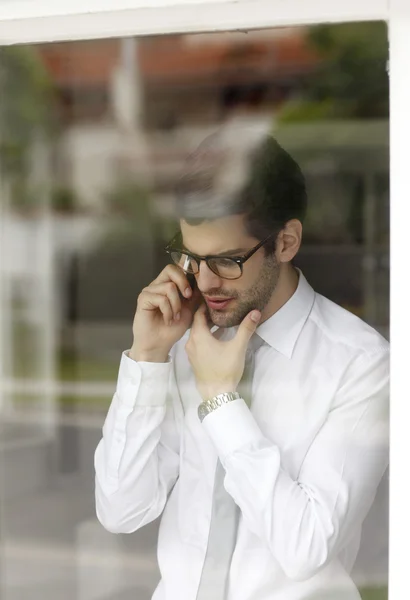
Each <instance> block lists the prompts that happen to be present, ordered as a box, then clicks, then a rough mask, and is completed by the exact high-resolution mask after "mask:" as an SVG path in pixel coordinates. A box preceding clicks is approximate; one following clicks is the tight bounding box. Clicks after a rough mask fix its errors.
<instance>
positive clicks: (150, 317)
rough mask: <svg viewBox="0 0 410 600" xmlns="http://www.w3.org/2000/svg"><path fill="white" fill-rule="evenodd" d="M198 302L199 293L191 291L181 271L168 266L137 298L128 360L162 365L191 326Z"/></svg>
mask: <svg viewBox="0 0 410 600" xmlns="http://www.w3.org/2000/svg"><path fill="white" fill-rule="evenodd" d="M199 301H200V293H199V292H198V290H197V288H195V290H192V288H191V286H190V284H189V282H188V279H187V277H186V275H185V273H184V272H183V271H182V269H180V268H178V267H177V266H176V265H167V266H166V267H165V269H163V271H161V273H160V274H159V275H158V277H157V278H156V279H154V281H153V282H152V283H151V284H150V285H149V286H148V287H146V288H144V289H143V290H142V292H141V294H140V295H139V297H138V303H137V310H136V313H135V317H134V324H133V334H134V342H133V345H132V348H131V350H130V357H131V358H132V359H134V360H137V361H140V360H142V361H149V362H165V361H166V360H167V357H168V354H169V351H170V350H171V348H172V346H173V345H174V344H175V343H176V342H177V341H178V340H179V339H181V337H182V336H183V335H184V333H185V332H186V331H187V329H188V328H189V327H190V326H191V323H192V319H193V315H194V312H195V309H196V307H197V306H198V304H199Z"/></svg>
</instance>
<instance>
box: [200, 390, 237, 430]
mask: <svg viewBox="0 0 410 600" xmlns="http://www.w3.org/2000/svg"><path fill="white" fill-rule="evenodd" d="M240 397H241V396H240V395H239V394H238V392H224V393H223V394H218V395H217V396H214V397H213V398H211V399H210V400H204V401H203V402H201V404H200V405H199V406H198V417H199V420H200V421H201V423H202V421H203V420H204V419H205V417H206V415H209V413H211V412H213V411H214V410H216V409H217V408H219V407H220V406H222V404H228V403H229V402H233V400H239V399H240Z"/></svg>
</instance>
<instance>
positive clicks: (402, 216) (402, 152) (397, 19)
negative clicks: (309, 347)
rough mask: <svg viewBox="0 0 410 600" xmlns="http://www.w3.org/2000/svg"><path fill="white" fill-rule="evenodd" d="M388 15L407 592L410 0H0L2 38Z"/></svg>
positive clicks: (396, 522) (395, 421) (394, 331)
mask: <svg viewBox="0 0 410 600" xmlns="http://www.w3.org/2000/svg"><path fill="white" fill-rule="evenodd" d="M366 20H368V21H369V20H385V21H386V22H388V25H389V38H390V60H389V67H390V108H391V117H390V119H391V120H390V151H391V161H390V162H391V164H390V174H391V335H390V339H391V343H392V369H391V375H392V383H391V467H390V499H391V500H390V505H391V507H390V574H389V598H390V599H391V600H400V599H401V598H407V597H408V595H409V593H410V591H409V587H410V582H409V579H410V572H409V568H408V545H409V540H410V488H409V486H408V485H406V483H407V482H406V480H407V477H406V472H407V468H406V467H407V464H406V463H407V461H408V460H409V459H410V431H409V426H408V424H407V418H408V416H409V414H410V411H409V405H410V393H409V391H408V388H406V384H407V378H406V375H407V373H406V368H407V369H409V367H408V365H407V362H408V360H407V356H406V345H407V342H408V341H409V340H410V309H409V306H408V297H407V296H406V290H407V281H406V280H407V272H408V260H407V257H406V251H407V248H408V237H409V232H408V224H409V223H410V176H409V172H410V164H409V142H410V76H409V65H410V0H210V1H207V0H175V1H174V0H88V1H87V0H2V1H1V2H0V45H5V44H19V43H35V42H46V41H50V42H51V41H58V40H75V39H93V38H106V37H122V36H129V35H153V34H164V33H178V32H180V33H188V32H191V33H193V32H213V31H228V30H231V31H233V30H244V31H246V30H250V29H257V28H267V27H275V26H287V25H299V24H300V25H304V24H308V23H310V24H313V23H323V22H346V21H366Z"/></svg>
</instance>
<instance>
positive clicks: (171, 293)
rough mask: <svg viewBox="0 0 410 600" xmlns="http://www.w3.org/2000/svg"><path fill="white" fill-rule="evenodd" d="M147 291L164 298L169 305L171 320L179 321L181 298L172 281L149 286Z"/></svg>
mask: <svg viewBox="0 0 410 600" xmlns="http://www.w3.org/2000/svg"><path fill="white" fill-rule="evenodd" d="M147 289H148V290H149V291H150V292H152V293H154V294H161V295H162V296H166V297H167V298H168V300H169V303H170V305H171V309H172V315H173V319H175V320H176V321H179V319H180V316H181V308H182V304H181V298H180V296H179V294H178V288H177V287H176V285H175V283H174V282H173V281H168V282H167V283H156V284H151V285H150V286H149V287H148V288H147Z"/></svg>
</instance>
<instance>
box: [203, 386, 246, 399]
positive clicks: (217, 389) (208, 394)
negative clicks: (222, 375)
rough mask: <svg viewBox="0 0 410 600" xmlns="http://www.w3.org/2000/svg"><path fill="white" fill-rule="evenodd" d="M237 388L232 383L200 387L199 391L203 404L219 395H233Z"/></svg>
mask: <svg viewBox="0 0 410 600" xmlns="http://www.w3.org/2000/svg"><path fill="white" fill-rule="evenodd" d="M236 388H237V386H236V385H235V384H234V383H224V384H218V385H217V384H213V385H210V386H202V387H201V389H200V390H199V392H200V394H201V397H202V400H203V402H206V401H207V400H212V398H215V396H219V394H226V393H235V392H236Z"/></svg>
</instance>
